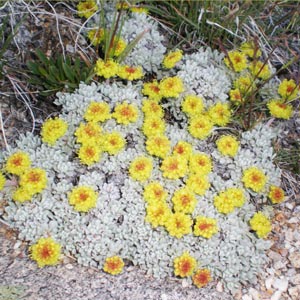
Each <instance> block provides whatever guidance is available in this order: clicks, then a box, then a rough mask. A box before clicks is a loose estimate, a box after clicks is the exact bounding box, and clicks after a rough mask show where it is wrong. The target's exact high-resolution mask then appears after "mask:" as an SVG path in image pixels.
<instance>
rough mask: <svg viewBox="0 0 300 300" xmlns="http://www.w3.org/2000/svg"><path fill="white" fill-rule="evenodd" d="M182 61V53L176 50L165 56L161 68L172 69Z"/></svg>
mask: <svg viewBox="0 0 300 300" xmlns="http://www.w3.org/2000/svg"><path fill="white" fill-rule="evenodd" d="M181 59H182V51H181V50H176V51H171V52H169V53H168V54H167V55H165V57H164V59H163V66H164V67H165V68H166V69H171V68H174V67H175V65H176V64H177V63H178V62H179V61H180V60H181Z"/></svg>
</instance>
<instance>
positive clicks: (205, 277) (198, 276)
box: [192, 269, 212, 288]
mask: <svg viewBox="0 0 300 300" xmlns="http://www.w3.org/2000/svg"><path fill="white" fill-rule="evenodd" d="M192 280H193V283H194V285H195V286H196V287H198V288H202V287H204V286H206V285H207V284H208V283H209V282H210V281H211V280H212V278H211V274H210V271H209V270H208V269H200V270H198V271H197V272H196V273H195V274H194V275H193V277H192Z"/></svg>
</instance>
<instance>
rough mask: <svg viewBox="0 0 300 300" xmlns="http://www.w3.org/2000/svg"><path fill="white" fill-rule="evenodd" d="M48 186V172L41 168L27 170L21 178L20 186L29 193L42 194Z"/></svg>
mask: <svg viewBox="0 0 300 300" xmlns="http://www.w3.org/2000/svg"><path fill="white" fill-rule="evenodd" d="M46 185H47V175H46V171H45V170H43V169H40V168H32V169H27V170H26V171H25V172H24V173H23V174H21V176H20V186H21V187H23V188H24V189H25V190H27V191H28V192H29V193H31V194H32V195H33V194H37V193H40V192H41V191H42V190H43V189H44V188H45V187H46Z"/></svg>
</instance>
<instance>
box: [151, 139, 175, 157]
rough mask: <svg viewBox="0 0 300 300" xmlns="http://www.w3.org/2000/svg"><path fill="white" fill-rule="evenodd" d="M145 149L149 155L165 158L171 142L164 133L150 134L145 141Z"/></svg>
mask: <svg viewBox="0 0 300 300" xmlns="http://www.w3.org/2000/svg"><path fill="white" fill-rule="evenodd" d="M146 150H147V151H148V153H149V154H150V155H153V156H157V157H160V158H165V157H166V156H167V154H168V153H169V152H170V150H171V142H170V140H169V139H168V138H167V137H166V136H165V135H154V136H150V137H149V138H148V139H147V141H146Z"/></svg>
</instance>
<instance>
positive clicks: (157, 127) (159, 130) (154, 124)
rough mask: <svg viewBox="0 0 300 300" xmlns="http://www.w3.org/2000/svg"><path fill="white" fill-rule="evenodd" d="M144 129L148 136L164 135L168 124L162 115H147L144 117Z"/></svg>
mask: <svg viewBox="0 0 300 300" xmlns="http://www.w3.org/2000/svg"><path fill="white" fill-rule="evenodd" d="M142 130H143V133H144V135H145V136H146V137H150V136H154V135H163V134H164V132H165V130H166V124H165V122H164V121H163V120H162V119H161V118H160V117H157V116H153V117H147V118H145V119H144V124H143V127H142Z"/></svg>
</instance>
